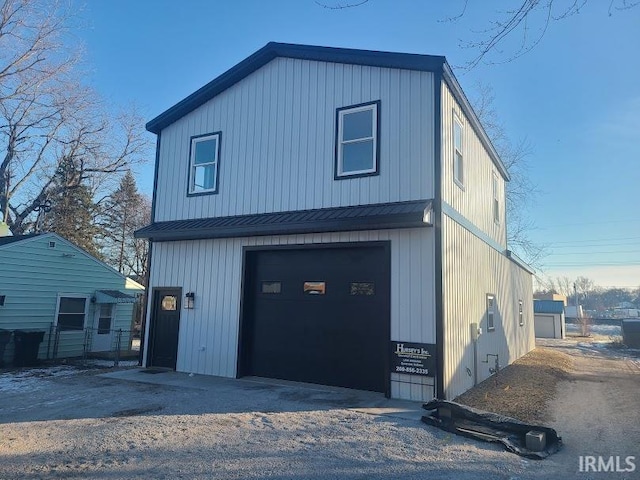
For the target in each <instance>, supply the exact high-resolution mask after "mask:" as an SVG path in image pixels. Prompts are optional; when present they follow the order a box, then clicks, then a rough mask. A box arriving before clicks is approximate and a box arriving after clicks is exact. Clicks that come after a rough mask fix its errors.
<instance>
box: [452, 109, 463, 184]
mask: <svg viewBox="0 0 640 480" xmlns="http://www.w3.org/2000/svg"><path fill="white" fill-rule="evenodd" d="M453 179H454V180H455V182H456V183H457V184H458V185H459V186H460V187H462V186H463V185H464V155H463V154H462V122H461V121H460V119H459V118H458V116H457V115H456V114H455V113H454V114H453Z"/></svg>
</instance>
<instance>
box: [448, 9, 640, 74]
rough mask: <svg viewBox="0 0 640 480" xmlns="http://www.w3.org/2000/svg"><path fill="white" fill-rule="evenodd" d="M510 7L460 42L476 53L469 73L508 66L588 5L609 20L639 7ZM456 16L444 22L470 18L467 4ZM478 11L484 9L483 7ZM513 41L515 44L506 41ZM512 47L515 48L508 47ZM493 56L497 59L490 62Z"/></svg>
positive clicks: (465, 47) (467, 66) (467, 64)
mask: <svg viewBox="0 0 640 480" xmlns="http://www.w3.org/2000/svg"><path fill="white" fill-rule="evenodd" d="M507 3H510V4H511V6H510V7H508V8H506V9H504V10H498V11H496V14H495V18H494V19H492V20H490V21H489V23H488V25H486V26H485V27H483V28H475V29H474V30H473V35H474V36H475V38H473V39H471V40H461V41H460V47H461V48H463V49H469V50H472V51H474V52H475V54H474V56H473V58H472V59H471V60H469V61H468V62H467V63H466V64H465V65H464V66H463V68H465V69H467V70H470V69H472V68H474V67H476V66H477V65H479V64H480V63H489V64H491V63H494V64H495V63H507V62H510V61H513V60H515V59H516V58H518V57H521V56H523V55H525V54H526V53H527V52H529V51H531V50H532V49H533V48H535V47H536V46H537V45H538V44H539V43H540V42H541V41H542V39H543V38H544V36H545V34H546V32H547V30H548V29H549V28H550V26H551V25H552V24H553V23H554V22H558V21H561V20H565V19H567V18H569V17H572V16H574V15H578V14H579V13H580V12H581V11H582V10H583V9H584V8H585V7H586V5H587V4H588V3H592V4H596V5H599V6H605V8H607V14H608V16H610V17H611V16H613V15H614V14H615V13H619V12H622V11H624V10H629V9H631V8H634V7H636V6H638V5H640V0H609V1H608V2H589V1H588V0H512V1H511V2H507ZM460 5H461V7H460V10H459V11H458V13H456V14H454V15H453V16H451V17H449V18H446V19H445V20H444V21H447V22H457V21H459V20H460V19H462V18H463V17H467V16H469V17H471V16H473V13H471V12H470V9H469V0H463V1H462V2H461V3H460ZM481 8H486V4H485V3H482V7H481ZM513 37H516V40H517V41H516V42H514V43H512V44H510V43H508V41H509V40H510V39H511V38H513ZM511 45H514V46H513V47H511ZM493 53H495V54H496V55H497V56H498V57H499V59H495V58H494V59H491V54H493Z"/></svg>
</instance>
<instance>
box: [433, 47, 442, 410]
mask: <svg viewBox="0 0 640 480" xmlns="http://www.w3.org/2000/svg"><path fill="white" fill-rule="evenodd" d="M443 68H444V59H443V63H442V65H441V66H440V68H439V69H438V70H437V71H436V72H434V75H433V76H434V97H435V98H434V109H433V110H434V117H435V118H434V122H433V123H434V141H433V144H434V159H433V164H434V172H433V182H434V192H433V193H434V201H433V217H434V218H433V228H434V235H435V242H434V246H435V265H434V266H435V311H436V312H435V313H436V318H435V321H436V372H437V376H436V398H439V399H442V400H444V399H445V388H444V308H443V307H444V305H443V303H444V299H443V288H442V71H443Z"/></svg>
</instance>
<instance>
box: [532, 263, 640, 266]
mask: <svg viewBox="0 0 640 480" xmlns="http://www.w3.org/2000/svg"><path fill="white" fill-rule="evenodd" d="M544 266H545V267H635V266H640V262H566V263H545V265H544Z"/></svg>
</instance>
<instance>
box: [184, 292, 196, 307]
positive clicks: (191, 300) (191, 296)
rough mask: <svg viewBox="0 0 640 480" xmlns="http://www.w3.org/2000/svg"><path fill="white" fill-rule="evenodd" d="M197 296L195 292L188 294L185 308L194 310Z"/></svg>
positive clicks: (185, 298) (185, 299)
mask: <svg viewBox="0 0 640 480" xmlns="http://www.w3.org/2000/svg"><path fill="white" fill-rule="evenodd" d="M195 297H196V294H195V293H193V292H187V293H186V294H185V296H184V308H186V309H188V310H193V308H194V303H195Z"/></svg>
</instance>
